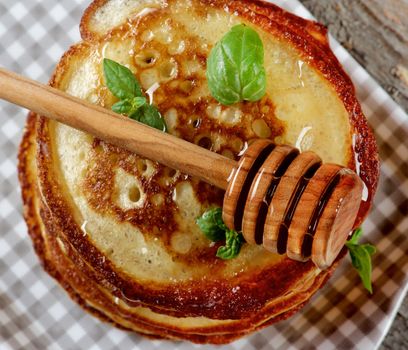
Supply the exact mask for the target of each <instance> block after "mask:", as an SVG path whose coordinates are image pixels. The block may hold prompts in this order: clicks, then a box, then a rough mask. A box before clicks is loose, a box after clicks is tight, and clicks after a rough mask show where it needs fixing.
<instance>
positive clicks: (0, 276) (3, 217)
mask: <svg viewBox="0 0 408 350" xmlns="http://www.w3.org/2000/svg"><path fill="white" fill-rule="evenodd" d="M135 1H136V0H135ZM88 2H89V0H70V1H58V0H1V1H0V65H1V66H4V67H6V68H9V69H12V70H14V71H16V72H18V73H21V74H24V75H26V76H28V77H31V78H33V79H37V80H39V81H42V82H46V81H47V80H48V77H49V76H50V74H51V72H52V69H53V67H54V65H55V64H56V62H57V61H58V59H59V57H60V56H61V54H62V53H63V51H64V50H65V49H67V48H68V47H69V45H70V44H71V43H74V42H76V41H78V40H79V32H78V23H79V20H80V18H81V14H82V12H83V10H84V9H85V7H86V6H87V5H88ZM274 2H275V3H277V4H278V5H281V6H282V7H285V8H287V9H288V10H290V11H292V12H294V13H296V14H298V15H301V16H303V17H309V18H310V14H309V13H308V12H307V11H306V10H305V9H304V8H303V7H302V6H301V5H300V4H299V3H298V2H297V1H296V0H286V1H285V0H280V1H274ZM332 46H333V49H334V51H335V53H336V55H337V56H338V58H339V60H340V61H341V62H342V63H343V65H344V67H345V68H346V70H347V71H348V73H349V74H350V76H351V77H352V79H353V80H354V82H355V85H356V87H357V91H358V96H359V98H360V101H361V102H362V104H363V109H364V111H365V113H366V115H367V117H368V119H369V122H370V124H371V126H372V127H373V129H374V131H375V133H376V136H377V140H378V145H379V148H380V152H381V158H382V171H381V182H380V186H379V191H378V194H377V197H376V201H375V206H374V209H373V211H372V213H371V215H370V217H369V219H368V220H366V222H365V224H364V228H365V238H364V239H365V240H368V241H370V242H372V243H374V244H376V246H377V248H378V253H377V254H376V255H375V257H374V266H375V267H374V272H373V281H374V294H373V295H372V296H370V295H369V294H367V293H366V291H365V290H364V289H363V287H362V285H361V283H360V281H359V277H358V275H357V273H356V272H355V271H354V270H353V269H352V268H351V267H350V263H349V262H348V261H347V259H345V261H344V263H343V264H342V266H341V267H340V268H339V269H338V270H337V271H336V273H335V276H333V278H332V279H331V280H330V282H329V283H328V285H327V286H326V287H325V288H324V289H323V290H322V291H321V292H320V293H318V294H317V295H316V296H315V297H314V298H313V300H312V301H311V302H310V303H309V305H308V306H306V307H305V308H304V309H303V311H302V312H300V313H299V314H297V315H296V316H294V317H292V318H291V319H289V320H287V321H285V322H282V323H279V324H278V325H276V326H272V327H269V328H267V329H265V330H263V331H261V332H259V333H257V334H254V335H252V336H250V337H248V338H245V339H242V340H240V341H238V342H235V343H233V344H232V345H230V346H228V347H226V349H227V348H228V349H232V350H239V349H245V350H252V349H256V350H260V349H285V350H286V349H314V348H319V349H323V350H330V349H347V350H348V349H375V348H377V347H378V346H379V344H380V343H381V341H382V339H383V337H384V336H385V334H386V332H387V330H388V328H389V326H390V325H391V322H392V319H393V317H394V315H395V313H396V311H397V309H398V307H399V305H400V302H401V301H402V298H403V296H404V295H405V292H406V290H407V285H408V240H407V239H406V233H407V232H408V116H407V115H405V114H404V112H403V111H402V110H401V109H400V108H399V107H398V106H397V105H396V104H395V103H394V102H393V101H392V100H391V98H390V97H389V96H388V95H387V94H386V93H385V92H384V91H383V90H382V89H381V88H380V87H379V86H378V84H377V83H376V82H374V81H373V80H372V78H371V77H370V76H369V75H368V74H367V73H366V72H365V70H364V69H362V68H361V67H360V66H359V65H358V64H357V63H356V62H355V61H354V60H353V59H352V58H351V57H350V55H349V54H348V53H347V52H346V51H345V50H344V49H343V48H342V47H340V46H339V45H338V44H337V43H336V42H334V41H333V40H332ZM25 114H26V112H25V111H23V110H21V109H19V108H16V107H14V106H11V105H8V104H6V103H4V102H1V101H0V116H1V123H0V349H1V350H3V349H4V350H6V349H12V350H16V349H36V350H43V349H64V350H65V349H89V350H98V349H103V350H108V349H109V350H110V349H143V350H149V349H163V350H164V349H180V350H181V349H191V348H192V347H193V348H195V347H196V346H192V345H191V344H189V343H170V342H161V341H149V340H146V339H144V338H141V337H139V336H137V335H134V334H128V333H126V332H122V331H119V330H116V329H114V328H112V327H110V326H108V325H105V324H102V323H100V322H99V321H97V320H95V319H94V318H92V317H91V316H88V315H87V314H86V313H85V312H83V311H82V309H80V308H79V307H78V306H77V305H76V304H75V303H73V302H72V301H71V300H70V299H69V298H68V297H67V295H66V294H65V292H64V291H63V290H62V289H61V288H60V287H59V286H57V285H56V283H55V282H54V280H52V279H51V278H50V277H49V276H48V275H47V274H46V273H45V272H43V270H42V268H41V266H40V265H39V262H38V259H37V258H36V256H35V255H34V252H33V249H32V248H31V241H30V239H29V238H28V235H27V232H26V231H27V229H26V226H25V223H24V221H23V218H22V215H21V210H22V209H21V200H20V192H19V186H18V182H17V173H16V156H17V147H18V144H19V142H20V138H21V134H22V128H23V125H24V119H25ZM197 348H198V346H197ZM204 348H205V349H210V348H211V347H204ZM217 349H218V348H217Z"/></svg>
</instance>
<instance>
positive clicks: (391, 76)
mask: <svg viewBox="0 0 408 350" xmlns="http://www.w3.org/2000/svg"><path fill="white" fill-rule="evenodd" d="M300 1H301V2H302V3H303V4H304V5H305V6H306V7H307V8H308V9H309V10H310V11H311V12H312V13H313V15H314V16H315V17H316V18H317V20H318V21H319V22H321V23H323V24H325V25H326V26H328V27H329V30H330V32H331V34H332V35H333V36H334V37H335V38H336V39H337V40H338V41H339V42H340V43H341V44H342V45H343V46H344V47H345V48H346V49H347V50H348V51H349V52H350V53H351V54H352V55H353V57H354V58H355V59H356V60H357V61H358V62H359V63H360V64H361V65H362V66H363V67H365V68H366V70H367V71H368V72H369V73H370V74H371V75H372V76H373V77H374V78H375V79H376V80H377V81H378V83H380V84H381V86H382V87H383V88H384V89H385V90H386V91H387V92H388V93H389V94H390V95H391V96H392V98H393V99H394V100H395V101H396V102H397V103H398V104H399V105H401V107H402V108H404V109H405V111H407V112H408V0H325V1H322V0H300ZM380 349H381V350H386V349H387V350H388V349H390V350H391V349H392V350H398V349H401V350H402V349H408V298H406V299H405V300H404V303H403V305H402V307H401V308H400V310H399V312H398V314H397V317H396V319H395V321H394V323H393V325H392V327H391V329H390V331H389V333H388V335H387V337H386V338H385V340H384V342H383V344H382V346H381V348H380Z"/></svg>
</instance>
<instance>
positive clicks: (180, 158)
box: [0, 68, 236, 189]
mask: <svg viewBox="0 0 408 350" xmlns="http://www.w3.org/2000/svg"><path fill="white" fill-rule="evenodd" d="M0 98H1V99H4V100H7V101H9V102H11V103H14V104H17V105H19V106H22V107H25V108H27V109H29V110H31V111H33V112H35V113H37V114H39V115H42V116H45V117H48V118H50V119H53V120H56V121H58V122H61V123H63V124H66V125H68V126H71V127H73V128H75V129H78V130H82V131H85V132H87V133H89V134H92V135H94V136H96V137H98V138H100V139H102V140H104V141H107V142H109V143H112V144H114V145H116V146H119V147H122V148H125V149H128V150H129V151H132V152H135V153H137V154H139V155H141V156H143V157H146V158H148V159H151V160H155V161H158V162H159V163H161V164H164V165H166V166H169V167H171V168H174V169H179V170H180V171H182V172H184V173H186V174H188V175H192V176H196V177H198V178H200V179H202V180H204V181H205V182H208V183H211V184H213V185H215V186H217V187H219V188H222V189H226V188H227V185H228V178H229V176H230V174H231V172H232V170H233V168H234V166H235V165H236V162H235V161H233V160H231V159H228V158H226V157H223V156H221V155H218V154H216V153H214V152H211V151H208V150H206V149H204V148H202V147H199V146H196V145H194V144H192V143H190V142H187V141H184V140H182V139H179V138H177V137H174V136H171V135H169V134H166V133H163V132H161V131H159V130H156V129H153V128H150V127H148V126H145V125H143V124H141V123H138V122H136V121H134V120H132V119H130V118H127V117H124V116H121V115H118V114H115V113H113V112H111V111H109V110H107V109H104V108H102V107H98V106H95V105H92V104H90V103H88V102H86V101H84V100H81V99H79V98H76V97H72V96H70V95H68V94H66V93H64V92H62V91H60V90H57V89H54V88H52V87H49V86H46V85H43V84H40V83H38V82H35V81H33V80H30V79H27V78H24V77H22V76H20V75H17V74H15V73H12V72H10V71H7V70H5V69H2V68H0Z"/></svg>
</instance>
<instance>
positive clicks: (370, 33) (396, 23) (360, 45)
mask: <svg viewBox="0 0 408 350" xmlns="http://www.w3.org/2000/svg"><path fill="white" fill-rule="evenodd" d="M301 2H302V3H303V4H304V5H305V6H306V7H307V8H308V9H309V10H310V11H311V12H312V13H313V14H314V16H315V17H316V18H317V20H318V21H319V22H321V23H323V24H325V25H326V26H328V27H329V30H330V32H331V33H332V34H333V36H334V37H335V38H336V39H337V40H338V41H339V42H340V43H341V44H342V45H343V46H344V47H345V48H346V49H347V50H348V51H349V52H350V53H351V54H352V55H353V57H354V58H355V59H356V60H357V61H358V62H359V63H360V64H361V65H362V66H363V67H365V68H366V70H367V71H368V72H369V73H370V74H371V75H372V76H373V77H374V78H375V79H376V80H377V81H378V82H379V83H380V84H381V85H382V86H383V88H384V89H385V90H386V91H387V92H388V93H389V94H390V95H391V96H392V98H393V99H394V100H395V101H396V102H397V103H398V104H400V105H401V106H402V107H403V108H404V109H405V110H406V111H408V0H340V1H339V0H325V1H321V0H301Z"/></svg>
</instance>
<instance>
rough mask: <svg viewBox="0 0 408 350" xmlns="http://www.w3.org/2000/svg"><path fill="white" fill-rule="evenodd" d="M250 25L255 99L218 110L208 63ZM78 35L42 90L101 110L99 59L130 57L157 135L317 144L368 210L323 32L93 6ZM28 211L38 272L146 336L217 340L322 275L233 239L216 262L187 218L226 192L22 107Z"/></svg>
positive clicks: (181, 9) (346, 100)
mask: <svg viewBox="0 0 408 350" xmlns="http://www.w3.org/2000/svg"><path fill="white" fill-rule="evenodd" d="M239 23H245V24H247V25H249V26H251V27H253V28H255V29H256V30H257V32H258V33H259V35H260V36H261V38H262V40H263V43H264V46H265V52H266V55H265V67H266V71H267V75H268V85H267V94H266V96H265V97H264V98H262V99H261V100H260V101H258V102H256V103H239V104H236V105H234V106H230V107H225V106H221V105H220V104H219V103H217V101H216V100H214V99H213V98H212V97H211V96H210V93H209V89H208V86H207V82H206V79H205V65H206V58H207V57H208V55H209V52H210V50H211V48H212V47H213V46H214V45H215V43H216V42H217V41H218V40H219V39H220V38H221V37H222V36H223V34H224V33H226V32H227V31H228V30H229V29H230V28H231V27H232V26H234V25H235V24H239ZM81 34H82V38H83V40H84V41H83V42H82V43H79V44H77V45H75V46H73V47H72V48H71V49H70V50H69V51H68V52H67V53H66V54H65V55H64V57H63V58H62V59H61V61H60V63H59V65H58V66H57V68H56V71H55V74H54V76H53V78H52V79H51V82H50V84H51V85H52V86H54V87H56V88H59V89H61V90H64V91H66V92H68V93H70V94H72V95H74V96H77V97H80V98H82V99H85V100H87V101H89V102H91V103H94V104H98V105H101V106H103V107H106V108H110V107H111V106H112V105H113V104H114V103H115V102H116V100H115V98H114V97H113V96H112V95H111V93H110V92H109V90H108V89H107V88H106V86H105V85H106V84H105V82H104V77H103V74H102V60H103V58H110V59H113V60H115V61H118V62H119V63H121V64H125V65H127V66H128V67H129V68H130V69H131V70H132V71H133V72H134V74H135V75H136V77H137V78H138V80H139V81H140V82H141V84H142V86H143V88H144V89H145V90H147V89H150V88H151V87H152V86H153V87H155V91H154V94H153V101H154V103H155V105H157V107H158V109H159V110H160V111H161V113H162V114H163V116H164V118H165V120H166V123H167V125H168V129H169V133H171V134H173V135H175V136H177V137H181V138H184V139H186V140H188V141H190V142H194V143H196V144H198V145H200V146H203V147H206V148H209V149H211V150H212V151H214V152H218V153H221V154H223V155H225V156H228V157H230V158H234V159H239V156H240V155H241V154H242V151H243V150H245V148H246V147H247V145H248V144H250V143H251V142H252V141H253V140H254V139H256V138H259V137H267V138H270V139H272V140H274V141H275V142H276V143H287V144H292V145H297V146H300V147H301V149H302V150H303V151H304V150H309V149H310V150H313V151H315V152H317V153H318V154H319V155H320V156H321V157H322V159H323V160H324V161H325V162H334V163H338V164H342V165H345V166H348V167H350V168H352V169H356V160H357V165H358V169H357V170H358V171H359V175H360V176H361V178H362V180H363V181H364V183H365V185H366V187H365V195H364V198H363V200H362V204H361V207H360V212H359V215H358V218H357V222H356V223H355V226H358V225H359V224H360V223H361V222H362V220H363V219H364V217H365V216H366V215H367V213H368V210H369V208H370V205H371V203H372V198H373V196H374V193H375V189H376V185H377V181H378V156H377V150H376V145H375V140H374V138H373V135H372V133H371V131H370V129H369V127H368V126H367V123H366V120H365V118H364V116H363V114H362V112H361V108H360V105H359V104H358V101H357V100H356V98H355V94H354V88H353V86H352V83H351V81H350V79H349V78H348V77H347V75H346V74H345V73H344V71H343V70H342V68H341V66H340V65H339V63H338V61H337V60H336V58H335V57H334V55H333V54H332V53H331V51H330V48H329V46H328V42H327V39H326V30H325V29H324V28H323V27H322V26H320V25H318V24H317V23H314V22H309V21H306V20H303V19H300V18H298V17H296V16H293V15H291V14H289V13H287V12H285V11H283V10H281V9H279V8H278V7H276V6H273V5H271V4H267V3H263V2H258V1H204V0H201V1H198V0H195V1H187V0H183V1H170V0H169V1H154V0H145V1H119V0H110V1H107V0H97V1H94V3H92V4H91V6H90V7H89V8H88V10H87V11H86V12H85V15H84V17H83V19H82V23H81ZM19 174H20V181H21V183H22V187H23V191H22V192H23V199H24V203H25V208H26V210H25V217H26V220H27V222H28V226H29V231H30V235H31V237H32V239H33V241H34V244H35V247H36V251H37V253H38V255H39V256H40V258H41V259H42V262H43V265H44V266H45V268H46V270H47V271H48V272H49V273H50V274H51V275H52V276H53V277H54V278H56V279H57V280H58V281H59V282H60V284H61V285H62V286H63V287H64V288H65V289H66V290H67V292H68V293H69V294H70V295H71V296H72V297H73V299H74V300H76V301H77V302H78V303H79V304H80V305H82V306H83V307H84V308H85V309H87V310H88V311H91V313H93V314H95V315H96V316H97V317H99V318H101V319H103V320H107V321H109V322H112V323H113V324H115V325H118V326H119V327H122V328H125V329H129V330H133V331H136V332H138V333H140V334H143V335H148V336H151V337H159V338H167V339H185V340H190V341H193V342H197V343H214V344H221V343H227V342H230V341H232V340H234V339H237V338H239V337H241V336H243V335H245V334H247V333H249V332H252V331H255V330H257V329H260V328H263V327H265V326H267V325H269V324H272V323H274V322H276V321H278V320H281V319H284V318H286V317H288V316H290V315H291V314H293V313H294V312H296V311H297V310H298V309H300V308H301V307H302V306H303V305H304V304H305V303H306V302H307V301H308V300H309V299H310V297H311V296H312V295H313V294H314V293H315V292H316V291H317V290H318V289H319V288H320V287H321V286H322V285H323V284H324V282H325V281H326V280H327V279H328V277H329V276H330V275H331V273H332V272H333V270H334V269H335V267H336V266H337V264H338V262H339V261H340V260H341V257H342V256H344V253H345V250H343V252H342V254H340V256H339V258H338V259H337V261H336V263H335V264H334V265H333V266H332V267H331V268H330V269H328V270H325V271H321V270H319V269H318V268H317V267H316V266H315V265H314V264H313V263H312V262H306V263H300V262H296V261H292V260H290V259H288V258H287V257H286V256H280V255H275V254H271V253H269V252H267V251H265V250H264V249H263V248H262V247H257V246H250V245H244V246H243V247H242V251H241V253H240V254H239V256H238V257H237V258H236V259H233V260H228V261H224V260H220V259H217V258H216V257H215V254H216V251H217V249H218V247H219V245H220V244H215V245H214V244H211V243H210V242H209V241H208V240H207V239H206V238H205V237H204V236H203V234H202V233H201V232H200V230H199V228H198V227H197V225H196V223H195V220H196V218H197V217H199V216H200V215H201V214H202V213H203V212H204V211H205V210H206V209H207V208H209V207H211V206H221V204H222V199H223V192H222V191H220V190H219V189H216V188H214V187H212V186H210V185H208V184H205V183H202V182H200V181H199V180H198V179H195V178H191V177H189V176H186V175H184V174H181V173H180V172H179V171H176V170H172V169H169V168H166V167H164V166H161V165H159V164H157V163H155V162H152V161H150V160H146V159H143V158H141V157H139V156H137V155H135V154H131V153H130V152H128V151H125V150H123V149H119V148H118V147H115V146H112V145H110V144H107V143H105V142H103V141H100V140H97V139H95V138H93V137H92V136H90V135H87V134H85V133H82V132H80V131H77V130H74V129H72V128H69V127H67V126H64V125H62V124H59V123H56V122H53V121H50V120H47V119H45V118H42V117H40V116H34V115H32V116H31V117H30V118H29V123H28V126H27V132H26V136H25V139H24V141H23V143H22V147H21V150H20V167H19Z"/></svg>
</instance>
